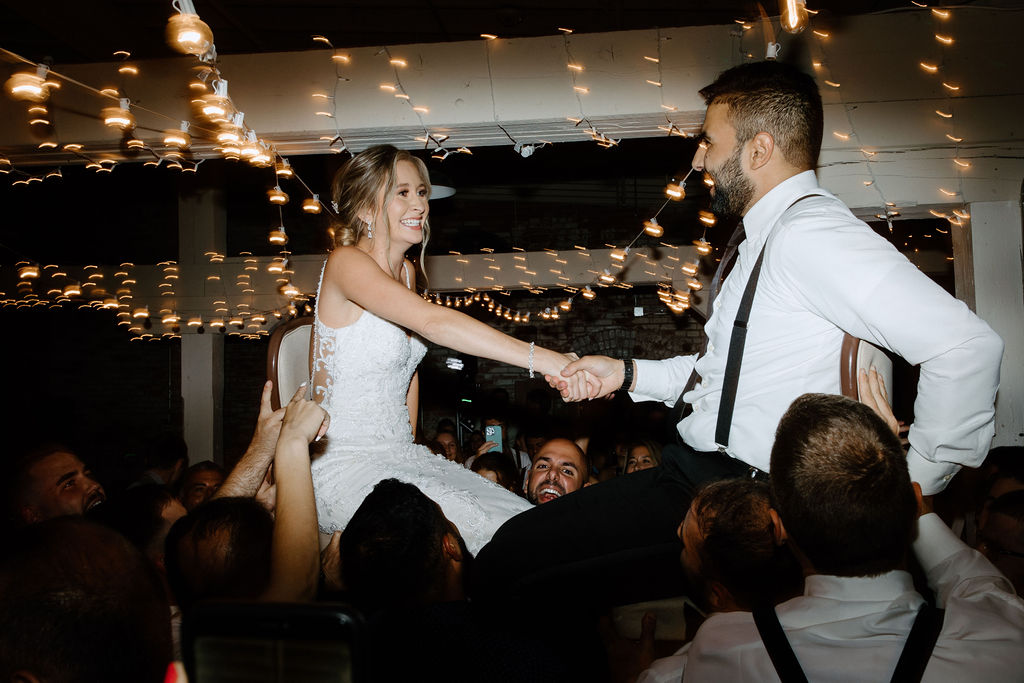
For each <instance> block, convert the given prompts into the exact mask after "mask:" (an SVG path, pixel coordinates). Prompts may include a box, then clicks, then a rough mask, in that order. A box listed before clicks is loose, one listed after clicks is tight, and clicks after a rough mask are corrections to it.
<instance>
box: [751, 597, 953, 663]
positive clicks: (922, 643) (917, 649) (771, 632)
mask: <svg viewBox="0 0 1024 683" xmlns="http://www.w3.org/2000/svg"><path fill="white" fill-rule="evenodd" d="M753 616H754V624H755V625H756V626H757V632H758V633H759V634H760V635H761V640H762V641H763V642H764V649H765V650H767V651H768V657H769V658H771V660H772V665H773V666H774V667H775V672H776V673H777V674H779V679H780V680H781V681H782V683H807V676H805V675H804V670H803V669H802V668H801V667H800V662H799V660H797V658H796V653H795V652H793V646H792V645H790V644H789V639H788V638H786V632H785V631H783V630H782V624H780V623H779V615H778V614H776V613H775V608H774V607H767V608H759V609H755V610H754V613H753ZM944 617H945V611H943V610H941V609H938V608H936V607H932V606H931V605H929V604H928V603H925V604H923V605H921V609H919V610H918V612H917V617H916V618H915V619H914V625H913V626H912V627H911V629H910V635H908V636H907V642H906V643H905V644H904V646H903V652H902V653H900V660H899V662H897V663H896V670H895V671H893V674H892V679H891V683H920V681H921V678H922V677H923V676H924V670H925V668H926V667H927V666H928V660H929V659H931V656H932V651H933V650H934V649H935V643H936V641H937V640H938V639H939V633H940V632H941V631H942V620H943V618H944Z"/></svg>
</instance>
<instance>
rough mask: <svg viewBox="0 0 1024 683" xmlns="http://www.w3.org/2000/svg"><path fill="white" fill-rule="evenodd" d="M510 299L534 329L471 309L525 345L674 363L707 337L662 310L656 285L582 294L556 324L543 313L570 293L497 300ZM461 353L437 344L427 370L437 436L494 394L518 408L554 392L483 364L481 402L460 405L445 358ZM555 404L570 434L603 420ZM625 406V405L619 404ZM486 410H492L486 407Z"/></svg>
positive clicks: (427, 415)
mask: <svg viewBox="0 0 1024 683" xmlns="http://www.w3.org/2000/svg"><path fill="white" fill-rule="evenodd" d="M506 299H507V300H508V305H511V306H513V309H515V308H516V307H517V306H518V307H520V309H521V310H524V311H526V310H529V311H531V312H532V314H533V315H531V324H530V325H522V324H515V323H512V322H509V321H506V320H504V319H503V318H497V317H496V316H494V315H493V314H489V313H487V312H486V311H485V310H484V309H483V308H481V307H478V306H476V307H472V308H470V309H468V312H470V313H471V314H473V315H474V317H476V318H478V319H480V320H482V321H483V322H485V323H487V324H489V325H492V326H494V327H496V328H498V329H500V330H502V331H503V332H506V333H507V334H511V335H513V336H515V337H518V338H520V339H523V340H526V341H536V342H537V344H539V345H541V346H546V347H549V348H552V349H555V350H558V351H566V352H568V351H575V352H576V353H578V354H580V355H585V354H601V355H606V356H611V357H613V358H623V357H636V358H654V359H658V358H667V357H670V356H674V355H679V354H684V353H692V352H694V351H696V350H697V348H698V346H699V344H700V339H701V334H702V332H701V326H702V324H703V323H702V321H701V319H700V318H699V317H698V316H696V315H695V314H693V313H689V312H687V313H684V314H683V315H679V316H677V315H674V314H672V313H670V312H669V311H668V310H667V309H666V308H665V306H664V305H662V304H661V303H660V302H659V301H658V300H657V297H656V296H655V294H654V292H653V290H652V289H650V288H645V289H642V290H641V289H634V290H629V291H628V292H627V291H618V290H600V291H599V293H598V296H597V298H596V299H594V300H593V301H589V302H587V301H583V300H581V299H580V298H579V297H577V299H576V301H575V302H574V307H573V310H572V311H571V312H570V313H568V314H566V313H563V314H562V315H561V318H560V319H559V320H557V321H543V320H541V321H540V322H537V323H534V322H533V321H534V320H536V319H537V313H538V312H539V311H542V310H544V308H545V307H548V306H551V307H554V306H557V305H558V303H559V302H560V301H562V300H563V299H564V296H557V297H556V296H547V295H541V296H532V295H529V294H525V293H517V294H513V295H511V296H509V297H505V296H501V295H498V297H497V300H498V301H499V302H501V301H503V300H506ZM634 306H640V307H642V308H643V311H644V315H642V316H635V315H634V312H633V308H634ZM452 355H454V354H453V353H452V352H451V351H450V350H448V349H444V348H441V347H438V346H435V345H431V346H430V349H429V351H428V353H427V357H426V358H425V359H424V362H423V364H421V366H420V374H421V381H422V392H421V399H420V403H421V405H422V413H421V414H422V418H421V419H422V425H423V429H424V430H425V431H426V432H427V433H428V434H430V433H432V430H433V428H434V426H435V425H436V424H437V421H438V420H439V419H441V418H442V417H454V416H455V413H456V411H457V410H459V409H461V412H462V413H463V414H464V415H468V416H470V417H473V416H474V411H478V410H480V409H482V408H481V404H486V403H488V402H489V401H490V397H491V394H492V393H493V392H494V390H496V389H497V390H504V391H505V392H507V394H508V397H509V399H510V400H511V402H512V403H513V404H517V405H520V406H522V405H524V404H525V403H526V396H527V393H528V392H530V391H531V390H533V389H538V388H540V389H547V384H546V383H545V382H544V380H543V379H542V378H537V379H534V380H530V379H529V378H528V377H527V376H526V371H525V370H523V369H521V368H516V367H512V366H509V365H505V364H502V363H497V362H494V361H489V360H484V359H480V360H479V361H478V363H477V371H476V375H475V389H476V396H475V403H476V405H467V404H464V403H462V404H460V401H459V399H460V398H461V397H460V396H456V395H454V394H453V392H452V391H451V387H452V380H451V379H450V378H451V376H452V375H453V373H452V372H451V371H446V370H445V369H444V361H445V359H446V358H447V357H449V356H452ZM551 396H552V398H553V399H554V400H553V401H552V405H551V414H552V416H553V417H554V418H555V421H556V422H559V423H561V424H562V425H563V426H565V427H566V428H567V429H569V428H571V429H572V430H575V431H588V430H589V429H591V427H590V426H588V424H587V423H588V422H592V421H593V420H594V419H600V417H601V416H602V415H603V411H602V410H598V408H597V407H588V406H566V405H563V404H562V403H561V401H560V400H557V399H558V397H557V394H555V393H554V392H553V390H552V392H551ZM617 403H618V402H617ZM483 409H485V410H486V408H483ZM618 409H619V410H629V411H632V407H631V406H629V404H628V399H627V403H625V404H619V405H618Z"/></svg>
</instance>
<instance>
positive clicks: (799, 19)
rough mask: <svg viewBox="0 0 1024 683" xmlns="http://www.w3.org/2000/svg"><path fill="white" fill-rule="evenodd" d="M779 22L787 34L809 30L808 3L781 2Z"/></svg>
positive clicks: (780, 0) (781, 0)
mask: <svg viewBox="0 0 1024 683" xmlns="http://www.w3.org/2000/svg"><path fill="white" fill-rule="evenodd" d="M779 14H780V15H781V16H780V17H779V22H780V23H781V24H782V30H783V31H786V32H787V33H800V32H801V31H803V30H804V29H805V28H807V21H808V15H807V3H806V2H805V0H779Z"/></svg>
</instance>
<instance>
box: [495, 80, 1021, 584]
mask: <svg viewBox="0 0 1024 683" xmlns="http://www.w3.org/2000/svg"><path fill="white" fill-rule="evenodd" d="M701 95H702V96H703V97H704V100H705V102H706V103H707V105H708V109H707V113H706V116H705V120H704V126H703V130H702V137H701V142H700V145H699V147H698V149H697V152H696V154H695V155H694V158H693V167H694V168H695V169H697V170H698V171H704V174H705V177H706V178H708V179H709V180H710V181H712V182H713V186H712V190H711V192H712V209H713V211H714V212H715V213H716V214H717V215H718V216H719V217H720V218H723V219H724V218H729V217H734V218H735V217H740V218H742V221H741V223H740V226H739V227H738V228H737V232H736V233H735V234H734V235H733V239H731V240H730V249H729V250H727V251H726V253H725V254H724V255H723V258H722V263H721V265H720V268H719V272H718V273H716V276H715V278H714V282H713V283H712V287H711V288H710V290H711V296H712V298H713V299H712V302H711V305H710V307H709V314H710V318H709V320H708V322H707V324H706V325H705V328H704V329H705V333H706V335H707V340H708V341H707V346H706V352H704V353H703V354H699V355H691V356H679V357H676V358H670V359H667V360H663V361H646V360H632V359H623V360H617V359H612V358H608V357H604V356H588V357H585V358H582V359H580V360H578V361H576V362H573V363H571V364H570V365H569V366H567V367H566V369H565V370H564V371H563V373H562V374H563V375H564V376H570V375H572V374H574V373H575V372H578V371H586V372H588V373H589V374H590V379H591V385H590V386H591V391H590V396H589V398H597V397H601V396H607V395H608V394H610V393H612V392H616V391H629V392H630V395H631V397H632V398H633V399H634V400H659V401H663V402H664V403H666V404H668V405H675V406H676V407H677V409H679V408H683V407H684V405H685V407H686V410H684V411H680V412H681V415H680V419H679V422H678V425H677V430H678V433H679V437H680V439H679V440H680V443H679V444H678V445H675V446H672V447H669V448H667V449H666V451H665V453H664V456H663V464H662V466H661V467H660V468H656V469H654V470H647V471H644V472H640V473H634V474H630V475H628V476H624V477H619V478H617V479H614V480H612V481H609V482H606V483H603V484H600V485H597V486H592V487H590V488H589V489H587V490H584V491H580V492H579V493H578V494H577V495H574V496H571V497H569V498H567V499H565V500H564V501H554V503H553V504H549V505H545V506H543V507H542V508H538V509H535V510H529V511H527V512H525V513H522V514H521V515H519V516H517V517H515V518H513V519H512V520H510V521H509V522H508V523H506V524H505V525H504V526H503V527H502V528H501V529H500V530H499V531H498V533H497V534H496V535H495V537H494V539H493V540H492V541H491V543H490V544H489V545H488V546H486V547H485V548H484V549H483V550H482V552H481V553H480V557H479V562H478V565H477V569H478V585H479V586H480V588H481V590H482V591H484V593H485V594H486V592H487V590H488V589H489V588H490V587H491V586H496V585H502V586H506V587H507V586H510V585H511V586H514V587H515V588H516V590H517V592H519V593H520V594H522V595H527V594H529V593H530V592H531V587H532V586H534V585H536V584H537V583H538V582H540V581H550V580H551V579H552V577H556V576H558V575H559V573H569V572H571V573H572V576H573V577H574V585H577V586H579V583H578V581H579V579H580V578H581V577H592V580H593V585H589V586H582V587H581V588H582V589H583V591H584V592H586V593H589V594H595V592H596V594H598V595H601V596H603V597H605V598H606V599H607V600H608V601H611V602H624V601H633V600H640V599H646V598H650V597H655V595H654V594H656V593H664V594H678V593H679V592H680V584H679V583H678V582H679V580H680V578H679V569H678V567H679V562H678V553H679V545H678V541H677V539H676V535H675V532H676V529H677V527H678V525H679V522H680V520H682V518H683V516H684V514H685V512H686V509H687V506H688V505H689V502H690V498H691V497H692V494H693V492H694V490H695V489H696V488H697V487H698V486H700V484H702V483H705V482H707V481H712V480H716V479H723V478H730V477H737V476H751V477H754V478H759V479H765V478H767V476H768V475H767V471H768V462H769V453H770V451H771V445H772V442H773V439H774V434H775V428H776V426H777V425H778V422H779V418H780V417H781V416H782V414H783V413H784V412H785V411H786V409H787V408H788V407H789V404H790V403H791V402H792V401H793V400H794V399H795V398H796V397H797V396H800V395H801V394H804V393H808V392H821V393H832V394H836V393H839V372H838V369H839V351H840V345H841V340H842V337H843V335H844V333H845V332H848V333H850V334H852V335H854V336H856V337H859V338H861V339H866V340H868V341H870V342H872V343H874V344H876V345H878V346H882V347H885V348H888V349H890V350H892V351H894V352H896V353H897V354H899V355H901V356H902V357H904V358H905V359H906V360H907V361H908V362H910V363H912V364H915V365H916V364H920V365H921V376H920V381H919V383H918V397H917V401H916V404H915V410H914V412H915V422H914V424H913V425H912V426H911V428H910V434H909V440H910V451H909V453H908V455H907V458H908V466H909V469H910V474H911V477H912V479H913V480H914V481H917V482H918V483H919V484H920V485H921V488H922V489H923V491H924V493H925V494H926V495H930V494H934V493H937V492H939V491H941V490H942V489H943V488H945V486H946V485H947V484H948V483H949V481H950V479H951V478H952V477H953V476H954V475H955V474H956V472H957V471H958V470H959V469H960V467H961V466H963V465H966V466H977V465H978V464H980V462H981V460H982V459H983V458H984V455H985V453H986V452H987V450H988V447H989V444H990V442H991V439H992V435H993V432H994V427H993V422H994V400H995V393H996V388H997V386H998V381H999V364H1000V360H1001V357H1002V342H1001V340H1000V339H999V337H998V336H996V334H995V333H994V332H993V331H992V330H991V329H990V328H989V327H988V325H986V324H985V323H984V322H983V321H981V320H980V319H979V318H977V317H976V316H975V315H974V314H973V313H971V312H970V311H969V310H968V309H967V307H966V306H965V305H964V304H963V303H962V302H960V301H957V300H956V299H954V298H953V297H951V296H949V295H948V294H947V293H946V292H945V291H944V290H942V289H941V288H940V287H938V286H937V285H935V284H934V283H933V282H932V281H931V280H929V279H928V278H927V277H926V276H925V275H923V274H922V273H921V272H920V271H919V270H918V269H917V268H916V267H915V266H913V264H911V263H910V262H909V261H907V260H906V258H904V257H903V256H902V255H901V254H900V253H899V252H898V251H896V249H895V248H893V247H892V246H891V245H890V244H889V243H888V242H886V241H885V240H884V239H882V238H881V237H879V236H877V235H876V234H875V233H874V232H873V231H872V230H871V229H870V228H869V227H868V226H867V225H866V224H865V223H863V222H862V221H859V220H857V219H856V218H855V217H854V216H853V215H852V214H851V213H850V211H849V210H848V209H847V208H846V207H845V206H844V205H843V204H842V203H841V202H840V201H839V200H838V199H836V198H835V197H834V196H832V195H831V194H830V193H828V192H827V191H826V190H823V189H822V188H820V187H819V186H818V184H817V180H816V178H815V174H814V168H815V165H816V162H817V157H818V152H819V150H820V147H821V136H822V127H823V116H822V106H821V96H820V94H819V93H818V89H817V85H816V84H815V82H814V80H813V79H812V78H811V77H809V76H807V75H806V74H804V73H802V72H800V71H799V70H797V69H795V68H794V67H791V66H788V65H785V64H781V63H778V62H760V63H751V64H744V65H742V66H738V67H735V68H733V69H730V70H728V71H726V72H724V73H723V74H721V76H719V78H718V79H717V80H716V81H715V82H714V83H713V84H711V85H709V86H707V87H706V88H704V89H703V90H701ZM733 245H735V246H738V248H733ZM731 252H732V253H731ZM733 253H734V254H735V256H736V258H735V262H734V263H732V257H733ZM730 268H731V272H726V271H727V270H729V269H730ZM758 272H759V276H758V275H757V273H758ZM725 275H728V277H725ZM723 278H724V279H723ZM752 281H753V282H754V286H755V287H756V293H757V296H756V297H754V298H753V299H752V303H750V305H749V306H746V305H744V302H743V300H744V298H745V296H744V295H745V290H747V289H748V285H749V284H750V283H751V282H752ZM716 295H718V296H716ZM748 296H752V293H751V294H750V295H748ZM894 302H898V304H897V303H894ZM745 308H746V309H748V310H747V311H746V312H744V311H743V309H745ZM746 316H749V323H744V322H743V318H744V317H746ZM744 330H746V331H749V334H748V335H747V336H746V340H745V350H743V347H742V346H741V344H740V343H737V342H736V341H735V340H736V339H737V337H738V336H741V335H742V332H743V331H744ZM736 349H740V350H739V352H738V353H736V352H735V351H736ZM730 351H734V353H733V354H732V355H733V356H738V358H739V359H740V360H741V361H742V365H740V364H738V363H736V362H735V360H736V359H735V358H734V359H733V361H732V362H731V363H730V361H729V356H730ZM730 364H731V365H732V366H733V368H732V369H729V368H727V366H729V365H730ZM740 369H741V372H740ZM548 379H549V382H551V384H552V386H555V387H557V388H560V389H564V385H563V384H562V383H561V382H560V380H561V378H557V377H555V378H548ZM688 380H689V381H688ZM730 384H731V385H732V388H733V390H732V391H730V390H728V386H729V385H730ZM730 394H732V396H731V397H730ZM524 547H529V548H530V549H531V552H530V553H529V554H528V555H527V554H526V553H523V552H522V548H524ZM637 568H641V569H642V576H643V579H644V580H643V582H639V583H641V584H642V585H640V586H639V590H633V587H634V586H636V585H637V583H638V582H635V581H628V580H627V577H629V576H634V577H635V576H636V574H635V572H636V570H637Z"/></svg>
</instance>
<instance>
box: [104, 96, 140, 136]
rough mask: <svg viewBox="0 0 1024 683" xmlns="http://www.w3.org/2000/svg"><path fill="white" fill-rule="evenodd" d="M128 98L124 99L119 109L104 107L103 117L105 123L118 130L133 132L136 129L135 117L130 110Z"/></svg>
mask: <svg viewBox="0 0 1024 683" xmlns="http://www.w3.org/2000/svg"><path fill="white" fill-rule="evenodd" d="M128 107H129V104H128V98H127V97H122V98H121V103H120V105H119V106H117V107H104V109H103V112H102V116H103V123H104V124H105V125H107V126H109V127H111V128H117V129H118V130H131V129H133V128H135V116H134V115H132V113H131V111H129V110H128Z"/></svg>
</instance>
